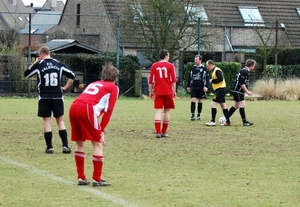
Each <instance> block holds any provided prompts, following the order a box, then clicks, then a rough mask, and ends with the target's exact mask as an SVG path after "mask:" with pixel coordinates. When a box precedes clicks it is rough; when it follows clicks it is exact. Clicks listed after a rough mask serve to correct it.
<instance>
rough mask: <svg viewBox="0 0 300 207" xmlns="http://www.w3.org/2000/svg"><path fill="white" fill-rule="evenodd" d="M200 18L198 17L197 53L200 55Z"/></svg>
mask: <svg viewBox="0 0 300 207" xmlns="http://www.w3.org/2000/svg"><path fill="white" fill-rule="evenodd" d="M200 29H201V18H200V17H199V18H198V55H200V34H201V31H200Z"/></svg>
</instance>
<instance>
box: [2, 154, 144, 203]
mask: <svg viewBox="0 0 300 207" xmlns="http://www.w3.org/2000/svg"><path fill="white" fill-rule="evenodd" d="M0 159H1V160H2V161H4V162H6V163H8V164H13V165H15V166H18V167H20V168H23V169H25V170H28V171H31V172H34V173H36V174H38V175H41V176H44V177H48V178H50V179H52V180H55V181H58V182H61V183H64V184H66V185H69V186H74V182H71V181H68V180H65V179H64V178H62V177H58V176H56V175H53V174H51V173H48V172H46V171H43V170H39V169H37V168H35V167H33V166H29V165H25V164H22V163H19V162H16V161H14V160H11V159H8V158H5V157H2V156H0ZM76 187H77V186H76ZM77 189H80V190H82V191H85V192H88V193H92V194H94V195H97V196H100V197H102V198H104V199H106V200H109V201H112V202H114V203H117V204H121V205H123V206H128V207H139V206H137V205H135V204H131V203H128V202H127V201H125V200H123V199H121V198H118V197H115V196H112V195H109V194H107V193H103V192H101V191H99V190H95V189H92V188H89V187H86V188H85V187H77Z"/></svg>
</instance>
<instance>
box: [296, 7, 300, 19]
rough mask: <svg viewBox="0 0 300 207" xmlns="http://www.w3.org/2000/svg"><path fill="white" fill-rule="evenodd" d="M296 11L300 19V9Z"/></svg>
mask: <svg viewBox="0 0 300 207" xmlns="http://www.w3.org/2000/svg"><path fill="white" fill-rule="evenodd" d="M296 11H297V13H298V15H299V17H300V8H296Z"/></svg>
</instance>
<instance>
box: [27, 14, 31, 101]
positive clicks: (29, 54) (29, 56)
mask: <svg viewBox="0 0 300 207" xmlns="http://www.w3.org/2000/svg"><path fill="white" fill-rule="evenodd" d="M28 28H29V29H28V30H29V31H28V54H27V68H29V66H30V65H31V13H29V27H28ZM30 81H31V80H30V78H28V81H27V91H28V96H29V95H30V88H31V84H30Z"/></svg>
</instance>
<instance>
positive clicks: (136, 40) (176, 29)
mask: <svg viewBox="0 0 300 207" xmlns="http://www.w3.org/2000/svg"><path fill="white" fill-rule="evenodd" d="M203 1H204V0H202V2H203ZM203 8H204V7H203V6H202V4H201V0H185V1H182V0H144V1H138V0H132V1H131V2H130V3H129V4H128V8H127V13H126V17H127V18H126V19H125V20H124V21H122V23H121V25H122V27H121V28H122V29H121V39H122V42H126V43H127V44H128V43H129V44H132V46H135V47H137V48H138V47H140V48H141V51H144V55H145V56H146V58H147V59H149V60H150V61H152V62H154V61H157V60H158V59H159V51H160V50H161V49H168V50H169V53H170V61H172V62H173V61H175V60H177V59H178V58H179V54H180V53H179V51H181V52H184V51H187V50H188V49H190V48H191V47H192V46H194V47H193V48H195V45H196V44H197V41H198V19H199V18H201V17H203V16H201V15H202V14H203V11H204V9H203ZM201 10H202V11H201ZM203 19H205V18H202V20H203ZM201 26H202V27H206V26H208V27H209V24H202V25H201ZM207 35H208V33H207V32H204V31H203V32H201V44H202V45H209V43H208V42H206V41H205V37H206V36H207ZM206 47H208V46H206Z"/></svg>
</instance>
